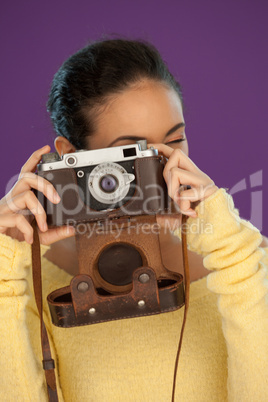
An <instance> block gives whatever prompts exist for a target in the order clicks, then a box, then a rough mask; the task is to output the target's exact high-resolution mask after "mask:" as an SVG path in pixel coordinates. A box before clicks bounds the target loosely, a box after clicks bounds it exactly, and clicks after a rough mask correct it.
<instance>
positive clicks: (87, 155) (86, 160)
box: [37, 143, 158, 171]
mask: <svg viewBox="0 0 268 402" xmlns="http://www.w3.org/2000/svg"><path fill="white" fill-rule="evenodd" d="M142 148H144V147H141V146H140V144H139V143H136V144H130V145H123V146H120V147H111V148H101V149H94V150H90V151H88V150H79V151H76V152H73V153H68V154H65V155H63V157H62V159H59V157H58V155H57V154H56V153H54V155H55V157H53V153H50V154H45V155H44V157H43V159H42V163H40V164H39V165H38V166H37V168H38V170H39V171H48V170H56V169H66V168H68V167H72V168H80V167H83V166H91V165H97V164H100V163H103V162H122V161H126V160H133V159H136V158H142V157H148V156H155V155H158V150H157V149H152V148H150V149H142Z"/></svg>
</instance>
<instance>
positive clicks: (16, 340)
mask: <svg viewBox="0 0 268 402" xmlns="http://www.w3.org/2000/svg"><path fill="white" fill-rule="evenodd" d="M48 248H49V247H48V246H41V255H43V254H44V253H45V252H46V251H47V249H48ZM30 270H31V246H30V245H29V244H28V243H26V242H25V241H24V242H19V241H17V240H14V239H12V238H11V237H9V236H6V235H4V234H0V333H1V348H0V400H1V401H16V400H18V401H39V402H42V401H47V400H48V396H47V388H46V382H45V375H44V370H43V368H42V363H41V362H42V357H41V344H40V341H39V342H38V343H39V344H40V345H39V351H37V350H36V348H34V347H33V343H32V340H33V339H34V337H35V338H36V333H37V334H38V339H39V338H40V319H39V315H38V312H37V308H35V309H34V308H32V307H29V300H30V299H32V298H33V297H34V296H33V294H32V293H31V291H30V286H29V283H28V281H27V275H28V273H29V271H30ZM29 277H31V275H29ZM33 332H35V336H33ZM49 336H50V334H49ZM50 345H51V349H52V350H51V353H52V357H53V358H54V359H55V355H56V354H55V348H54V345H53V342H52V340H51V337H50ZM57 382H58V379H57ZM57 386H58V389H59V384H57ZM59 391H60V390H59ZM60 393H61V391H60Z"/></svg>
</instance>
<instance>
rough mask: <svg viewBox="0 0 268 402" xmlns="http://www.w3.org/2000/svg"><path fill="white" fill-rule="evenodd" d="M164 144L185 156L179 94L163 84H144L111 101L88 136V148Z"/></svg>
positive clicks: (184, 137)
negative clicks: (141, 141) (134, 143)
mask: <svg viewBox="0 0 268 402" xmlns="http://www.w3.org/2000/svg"><path fill="white" fill-rule="evenodd" d="M140 139H146V140H147V143H149V144H154V143H164V144H168V145H169V146H171V147H172V148H180V149H182V150H183V152H184V153H186V154H187V155H188V143H187V139H186V135H185V123H184V118H183V113H182V106H181V101H180V99H179V96H178V94H177V93H176V92H175V91H174V90H173V89H172V88H168V87H166V86H165V85H164V84H161V83H157V82H150V81H146V82H143V83H141V84H139V85H136V86H135V87H133V88H130V89H127V90H125V91H124V92H122V93H121V94H118V95H116V96H114V97H112V98H111V100H109V101H108V102H107V104H106V106H105V107H104V110H103V111H102V112H101V113H100V115H99V117H98V119H97V122H96V132H95V133H94V135H93V136H91V137H88V149H98V148H107V147H114V146H120V145H127V144H132V143H133V142H135V141H136V140H140Z"/></svg>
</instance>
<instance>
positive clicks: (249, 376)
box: [0, 40, 268, 401]
mask: <svg viewBox="0 0 268 402" xmlns="http://www.w3.org/2000/svg"><path fill="white" fill-rule="evenodd" d="M48 108H49V112H50V115H51V119H52V122H53V124H54V128H55V131H56V133H57V137H56V139H55V148H56V150H57V152H58V154H59V155H63V154H65V153H68V152H73V151H75V150H78V149H98V148H106V147H113V146H119V145H125V144H130V143H133V142H134V141H135V140H137V139H141V138H146V139H147V142H148V143H149V144H150V145H153V146H154V147H156V148H158V149H159V151H160V153H162V154H163V155H165V156H166V157H167V158H169V160H168V162H167V165H166V167H165V170H164V178H165V180H166V182H167V185H168V190H169V195H170V196H171V197H172V198H173V200H174V202H175V203H177V204H178V205H179V207H180V209H181V211H182V213H183V214H186V215H188V216H189V219H188V245H189V248H190V249H191V251H192V254H191V258H192V260H191V261H192V263H191V261H190V269H191V291H190V292H191V298H190V310H189V315H188V321H187V324H186V331H185V337H184V342H183V347H182V352H181V357H180V364H179V375H178V378H177V391H176V398H177V400H187V401H207V400H221V401H224V400H242V401H254V400H256V401H264V400H266V397H267V392H268V386H267V371H268V363H267V351H268V350H267V347H268V346H267V345H268V341H267V337H265V334H267V329H268V328H267V326H268V311H267V304H266V302H265V297H266V296H267V288H266V287H265V277H266V276H267V271H266V267H265V264H266V265H267V262H268V261H267V254H265V251H264V249H263V248H260V244H261V242H262V236H261V235H260V233H259V232H258V231H257V230H256V229H255V228H254V227H253V226H252V225H250V224H249V223H248V222H245V221H243V220H242V219H240V218H239V216H238V212H237V211H236V210H235V209H234V206H233V204H232V199H231V197H230V196H228V195H227V194H226V192H225V191H224V190H223V189H218V188H217V187H216V185H215V184H214V183H213V181H212V180H211V179H210V177H209V176H207V175H206V174H205V173H203V172H202V171H200V170H199V169H198V167H197V166H196V165H195V164H194V163H193V162H192V161H191V160H190V159H189V158H188V156H187V155H188V145H187V139H186V135H185V122H184V117H183V102H182V95H181V88H180V86H179V84H178V83H177V82H176V81H175V80H174V78H173V77H172V75H171V74H170V73H169V71H168V69H167V67H166V66H165V64H164V63H163V61H162V59H161V57H160V56H159V54H158V52H157V51H156V50H155V49H154V48H153V47H152V46H151V45H148V44H143V43H141V42H136V41H125V40H111V41H102V42H96V43H93V44H91V45H89V46H88V47H86V48H84V49H82V50H81V51H80V52H78V53H77V54H75V55H74V56H72V57H71V58H70V59H68V60H67V61H66V62H65V63H64V64H63V66H62V67H61V68H60V70H59V71H58V73H57V74H56V75H55V77H54V80H53V84H52V88H51V93H50V97H49V102H48ZM49 151H50V148H49V147H48V146H45V147H44V148H42V149H40V150H38V151H36V152H35V153H34V154H33V155H32V156H31V157H30V159H29V160H28V161H27V162H26V164H25V165H24V166H23V168H22V170H21V175H20V178H19V180H18V182H17V183H16V184H15V186H14V187H13V189H12V190H11V191H10V193H9V194H7V195H6V197H5V198H4V199H3V200H2V201H1V205H0V214H1V215H0V231H1V233H2V234H1V239H0V241H1V243H0V244H1V256H0V259H1V267H2V268H1V282H0V283H1V287H0V289H1V293H0V294H1V298H0V300H1V306H2V308H1V325H3V329H2V333H5V334H6V336H5V337H4V338H3V342H2V352H1V353H2V354H1V355H0V356H1V360H2V362H1V367H3V373H1V378H3V379H5V381H4V382H3V384H1V385H2V386H1V391H0V392H2V395H1V396H2V399H4V398H5V397H6V395H9V396H10V399H11V400H14V399H15V398H18V397H20V398H21V399H23V400H38V401H42V400H46V398H47V396H46V389H45V381H44V374H43V369H42V366H41V360H42V358H41V350H40V339H39V336H36V333H38V335H39V332H38V328H39V318H38V314H37V309H36V306H35V301H34V297H33V290H32V285H31V269H30V245H29V243H31V242H32V228H31V225H30V223H29V221H30V219H31V216H29V215H25V216H26V217H25V216H24V214H26V213H27V210H29V211H31V213H32V214H33V215H35V217H36V220H37V223H38V227H39V233H40V239H41V243H42V244H43V246H42V255H43V260H42V275H43V287H44V297H46V296H47V294H49V293H50V292H51V291H52V290H54V289H57V288H60V287H63V286H66V285H69V283H70V279H71V277H72V275H75V274H76V273H77V259H76V255H75V247H74V238H73V235H74V232H73V231H72V229H71V228H65V227H62V228H60V229H57V230H56V229H49V230H48V229H47V226H46V216H45V212H44V210H43V209H42V207H41V206H40V204H38V201H37V199H36V197H35V196H34V195H33V193H32V192H31V191H30V189H31V188H35V189H37V188H38V189H39V190H40V191H42V192H43V193H44V194H45V195H46V196H47V197H48V198H49V199H50V200H51V201H52V202H54V203H57V202H59V198H57V194H56V191H55V189H54V188H53V187H52V186H51V185H50V184H49V183H48V182H46V181H45V180H43V179H42V178H40V177H37V176H36V175H34V171H35V169H36V165H37V163H38V162H39V160H40V158H41V155H42V154H44V153H47V152H49ZM180 185H191V189H190V190H185V191H184V193H183V194H181V193H180V194H179V195H178V190H179V187H180ZM196 201H200V203H199V205H198V206H197V207H196V208H195V209H194V208H193V204H192V202H196ZM175 223H176V225H175V226H174V227H173V229H175V231H174V233H173V234H172V233H171V232H167V231H165V230H164V225H165V222H164V223H163V222H162V226H163V228H162V233H161V236H162V240H163V244H162V249H163V252H164V253H165V257H164V261H165V262H166V265H167V266H168V267H169V268H173V270H175V269H176V270H179V267H178V265H176V266H175V265H174V262H176V261H177V260H178V251H179V249H180V247H178V243H179V241H180V240H179V228H178V222H175ZM201 224H202V225H203V226H202V225H201ZM194 225H195V226H196V225H197V226H198V228H199V231H198V233H196V232H197V231H196V230H192V229H193V227H194ZM202 228H212V230H205V229H202ZM174 235H175V236H174ZM68 237H69V238H68ZM18 240H20V241H18ZM21 240H25V241H21ZM48 244H51V247H50V249H49V247H48V246H47V245H48ZM196 253H198V254H199V255H201V257H200V258H199V259H197V258H196V257H195V256H196ZM44 254H45V256H44ZM202 258H204V265H205V267H206V269H205V268H204V266H203V264H202V263H201V261H202ZM174 267H175V269H174ZM209 270H210V271H213V272H211V273H210V274H209V276H208V277H207V278H205V277H206V276H207V273H208V272H209ZM202 278H203V279H202ZM197 279H200V280H197ZM44 313H45V322H46V326H47V328H48V332H49V336H50V342H51V347H52V354H53V358H54V360H55V363H56V372H57V387H58V395H59V399H60V400H65V401H80V400H81V401H105V400H109V401H167V400H169V399H170V397H171V390H172V378H173V369H174V360H175V354H176V348H177V343H178V337H179V331H180V328H181V323H182V317H183V311H182V310H178V311H176V312H172V313H166V314H160V315H155V316H150V317H143V318H132V319H127V320H119V321H112V322H107V323H102V324H96V325H89V326H84V327H82V328H80V327H75V328H69V329H64V328H58V327H55V326H53V325H52V324H51V321H50V315H49V311H48V307H47V303H46V301H45V300H44ZM10 339H11V341H10ZM7 362H8V363H7Z"/></svg>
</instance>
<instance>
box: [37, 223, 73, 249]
mask: <svg viewBox="0 0 268 402" xmlns="http://www.w3.org/2000/svg"><path fill="white" fill-rule="evenodd" d="M74 234H75V228H74V227H73V226H70V225H68V226H60V227H57V228H53V229H48V230H47V231H46V232H40V231H39V237H40V243H41V244H44V245H46V246H49V245H50V244H52V243H55V242H56V241H59V240H63V239H66V238H67V237H72V236H74Z"/></svg>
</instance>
